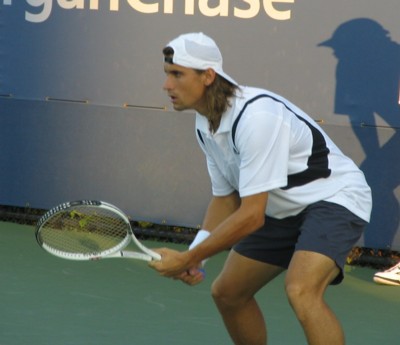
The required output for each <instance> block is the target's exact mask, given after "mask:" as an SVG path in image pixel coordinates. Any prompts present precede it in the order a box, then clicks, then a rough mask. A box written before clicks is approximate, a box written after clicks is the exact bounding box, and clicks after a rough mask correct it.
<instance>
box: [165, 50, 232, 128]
mask: <svg viewBox="0 0 400 345" xmlns="http://www.w3.org/2000/svg"><path fill="white" fill-rule="evenodd" d="M163 54H164V57H165V58H166V59H165V61H166V62H168V63H173V60H172V57H173V55H174V50H173V49H172V48H171V47H165V48H164V49H163ZM194 70H195V71H196V72H197V73H199V74H201V73H203V72H204V71H203V70H198V69H194ZM238 88H239V87H238V86H237V85H235V84H232V83H231V82H229V81H228V80H226V79H225V78H223V77H221V76H220V75H219V74H216V76H215V80H214V82H213V83H212V84H211V85H209V86H208V87H207V89H206V91H205V98H206V105H207V113H206V115H207V118H208V121H209V124H210V130H212V131H216V130H217V129H218V127H219V124H220V122H221V116H222V114H223V113H224V112H225V111H226V109H227V108H228V107H229V106H230V105H231V104H230V102H229V100H230V98H232V97H233V96H234V95H235V92H236V90H237V89H238Z"/></svg>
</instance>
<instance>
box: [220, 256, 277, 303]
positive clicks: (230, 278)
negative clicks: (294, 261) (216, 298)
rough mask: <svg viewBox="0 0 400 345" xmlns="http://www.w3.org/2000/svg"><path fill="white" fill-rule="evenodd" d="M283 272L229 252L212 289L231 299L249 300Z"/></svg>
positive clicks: (269, 265)
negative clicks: (222, 292)
mask: <svg viewBox="0 0 400 345" xmlns="http://www.w3.org/2000/svg"><path fill="white" fill-rule="evenodd" d="M284 270H285V269H284V268H282V267H279V266H275V265H271V264H268V263H264V262H261V261H257V260H253V259H250V258H248V257H245V256H243V255H241V254H239V253H237V252H235V251H234V250H231V252H230V253H229V256H228V258H227V260H226V262H225V264H224V267H223V269H222V271H221V273H220V274H219V276H218V277H217V279H216V280H215V282H214V288H216V289H217V290H218V291H224V295H229V296H230V297H233V298H240V297H242V298H249V297H251V296H253V295H254V294H255V293H257V291H259V290H260V289H261V288H262V287H263V286H265V285H266V284H267V283H268V282H270V281H271V280H272V279H274V278H275V277H276V276H278V275H279V274H280V273H282V272H283V271H284Z"/></svg>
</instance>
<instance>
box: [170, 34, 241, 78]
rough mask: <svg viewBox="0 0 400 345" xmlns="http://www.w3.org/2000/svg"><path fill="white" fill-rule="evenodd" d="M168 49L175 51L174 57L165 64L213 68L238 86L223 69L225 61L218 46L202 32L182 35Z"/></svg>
mask: <svg viewBox="0 0 400 345" xmlns="http://www.w3.org/2000/svg"><path fill="white" fill-rule="evenodd" d="M167 47H171V48H172V49H173V50H174V55H173V58H172V60H171V59H168V58H166V59H165V62H169V63H174V64H176V65H180V66H183V67H187V68H194V69H200V70H206V69H207V68H212V69H213V70H214V71H215V72H216V73H218V74H219V75H220V76H221V77H223V78H225V79H226V80H228V81H229V82H231V83H232V84H235V85H238V83H237V82H236V81H235V80H234V79H232V78H231V77H230V76H229V75H228V74H226V73H225V72H224V70H223V69H222V63H223V59H222V55H221V52H220V50H219V48H218V46H217V44H216V43H215V42H214V40H213V39H212V38H210V37H208V36H207V35H205V34H203V33H202V32H199V33H188V34H183V35H180V36H178V37H177V38H175V39H173V40H172V41H171V42H169V43H168V44H167Z"/></svg>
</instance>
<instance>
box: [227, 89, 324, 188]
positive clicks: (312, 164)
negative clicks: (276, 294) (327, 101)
mask: <svg viewBox="0 0 400 345" xmlns="http://www.w3.org/2000/svg"><path fill="white" fill-rule="evenodd" d="M260 98H271V99H272V100H274V101H275V102H278V103H281V104H282V105H283V106H284V107H285V108H286V109H287V110H289V111H290V112H291V113H293V114H294V115H295V116H296V117H297V118H298V119H299V120H301V121H303V122H304V123H305V124H306V125H307V127H308V128H309V129H310V131H311V134H312V138H313V144H312V148H311V155H310V156H309V157H308V160H307V169H305V170H304V171H301V172H299V173H296V174H291V175H288V184H287V185H286V186H285V187H282V188H281V189H283V190H287V189H290V188H293V187H299V186H303V185H305V184H307V183H310V182H312V181H315V180H317V179H320V178H327V177H329V176H330V175H331V169H329V161H328V155H329V152H330V151H329V148H328V147H327V145H326V141H325V138H324V136H323V135H322V133H321V132H320V131H319V130H318V129H317V128H316V127H314V126H313V125H312V124H311V123H310V122H308V121H307V120H306V119H304V118H302V117H301V116H300V115H298V114H296V113H295V112H294V111H293V110H292V109H291V108H290V107H289V106H288V105H287V104H285V103H284V102H283V101H281V100H279V99H277V98H275V97H273V96H271V95H267V94H261V95H258V96H256V97H254V98H252V99H250V100H248V101H247V102H246V103H245V105H244V106H243V108H242V110H241V111H240V113H239V115H238V116H237V118H236V119H235V121H234V123H233V126H232V140H233V147H234V152H235V153H236V154H239V151H238V150H237V148H236V145H235V134H236V129H237V126H238V123H239V120H240V118H241V117H242V115H243V113H244V111H245V110H246V108H247V106H248V105H249V104H251V103H253V102H254V101H256V100H258V99H260Z"/></svg>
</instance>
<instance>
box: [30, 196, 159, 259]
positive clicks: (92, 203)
mask: <svg viewBox="0 0 400 345" xmlns="http://www.w3.org/2000/svg"><path fill="white" fill-rule="evenodd" d="M79 206H87V207H94V208H95V207H99V208H103V209H107V210H108V211H110V212H112V213H116V214H118V216H119V217H120V218H121V219H122V220H123V221H124V222H125V223H126V224H127V234H126V236H125V238H124V239H123V240H122V241H121V242H120V243H118V244H117V245H116V246H114V247H112V248H109V249H107V250H104V251H102V252H93V253H70V252H65V251H61V250H59V249H55V248H53V247H51V246H49V245H47V244H46V243H45V242H44V241H43V240H42V238H41V236H40V233H41V229H42V226H43V225H44V224H45V223H46V222H47V221H48V220H49V219H51V218H52V217H54V216H55V215H57V214H58V213H59V212H65V211H67V210H71V211H72V210H74V208H75V207H79ZM35 236H36V240H37V242H38V243H39V245H40V246H41V247H42V248H43V249H45V250H46V251H47V252H49V253H50V254H52V255H54V256H57V257H59V258H63V259H68V260H76V261H86V260H99V259H102V258H118V257H125V258H130V259H139V260H144V261H152V260H161V255H160V254H158V253H156V252H154V251H153V250H151V249H149V248H147V247H146V246H144V245H143V244H142V243H141V242H140V241H139V240H138V239H137V238H136V236H135V234H134V233H133V231H132V227H131V224H130V221H129V218H128V217H127V216H126V215H125V213H124V212H122V211H121V210H120V209H119V208H118V207H116V206H114V205H112V204H109V203H107V202H104V201H98V200H79V201H73V202H65V203H62V204H60V205H58V206H56V207H53V208H52V209H50V210H49V211H47V212H46V213H45V214H44V215H43V216H42V217H41V218H40V219H39V221H38V223H37V225H36V231H35ZM131 241H133V242H134V243H135V245H136V246H137V247H138V248H139V249H140V250H141V251H142V253H140V252H135V251H124V250H123V249H124V248H125V247H126V246H128V244H129V243H130V242H131Z"/></svg>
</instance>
